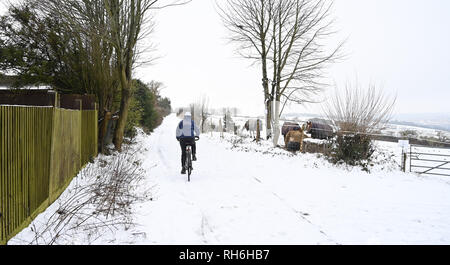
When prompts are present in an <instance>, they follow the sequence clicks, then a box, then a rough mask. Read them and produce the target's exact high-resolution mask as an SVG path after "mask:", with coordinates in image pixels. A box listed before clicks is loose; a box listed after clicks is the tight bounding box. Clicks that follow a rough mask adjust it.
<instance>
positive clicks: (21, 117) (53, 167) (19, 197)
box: [0, 105, 98, 245]
mask: <svg viewBox="0 0 450 265" xmlns="http://www.w3.org/2000/svg"><path fill="white" fill-rule="evenodd" d="M97 115H98V114H97V110H81V108H80V110H67V109H61V108H57V107H29V106H1V105H0V154H1V157H0V245H1V244H5V243H6V242H7V241H8V240H9V239H11V238H12V237H13V236H15V235H16V234H17V233H18V232H20V231H21V230H22V229H24V228H25V227H27V226H28V225H29V224H30V223H31V221H32V220H33V219H34V218H35V217H36V216H37V215H38V214H39V213H41V212H43V211H44V210H45V209H46V208H47V207H48V206H49V205H50V204H51V203H53V202H54V201H55V200H56V199H57V198H58V197H59V195H61V193H62V192H63V191H64V190H65V188H66V187H67V186H68V184H69V183H70V182H71V180H72V179H73V177H74V176H76V175H77V173H78V172H79V170H80V169H81V168H82V167H83V166H84V165H85V164H86V163H88V162H89V160H90V159H91V158H93V157H95V156H97V130H98V128H97Z"/></svg>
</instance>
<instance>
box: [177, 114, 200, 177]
mask: <svg viewBox="0 0 450 265" xmlns="http://www.w3.org/2000/svg"><path fill="white" fill-rule="evenodd" d="M196 136H197V137H199V136H200V130H199V129H198V127H197V125H196V124H195V122H194V120H193V119H192V117H191V113H190V112H186V113H185V114H184V119H183V120H182V121H180V123H179V124H178V126H177V131H176V137H177V140H178V141H179V142H180V146H181V167H182V169H181V174H186V169H185V168H184V164H185V162H186V145H188V144H189V145H191V146H192V161H196V160H197V157H196V146H195V137H196Z"/></svg>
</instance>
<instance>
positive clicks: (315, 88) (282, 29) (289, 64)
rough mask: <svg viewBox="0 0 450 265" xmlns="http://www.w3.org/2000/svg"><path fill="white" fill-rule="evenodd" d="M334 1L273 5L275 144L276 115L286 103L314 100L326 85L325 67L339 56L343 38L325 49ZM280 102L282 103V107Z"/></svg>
mask: <svg viewBox="0 0 450 265" xmlns="http://www.w3.org/2000/svg"><path fill="white" fill-rule="evenodd" d="M332 5H333V2H332V1H326V0H301V1H292V0H278V1H277V3H276V6H275V8H274V23H273V28H272V38H273V43H274V44H273V47H272V51H271V52H272V57H271V60H272V62H273V80H274V82H273V88H272V96H273V98H274V101H275V102H274V104H275V106H274V113H273V120H274V132H275V134H274V145H277V142H278V137H279V134H280V130H279V117H280V116H281V114H282V112H283V110H284V108H285V106H286V104H288V103H295V104H303V103H306V102H310V103H311V102H316V99H315V96H317V95H318V94H319V93H320V92H322V90H323V89H324V88H325V86H326V83H325V82H323V80H324V69H326V67H327V66H329V65H330V64H331V63H333V62H335V61H336V60H337V59H338V58H339V57H340V54H339V52H340V50H341V48H342V45H343V42H341V43H339V44H338V45H337V47H336V48H334V49H331V50H328V49H327V48H326V46H325V45H324V43H323V42H324V41H325V40H326V39H327V38H328V37H330V36H331V35H333V34H334V33H335V32H334V31H333V30H332V25H333V22H334V20H333V19H331V18H330V16H331V8H332ZM281 104H283V106H282V107H281Z"/></svg>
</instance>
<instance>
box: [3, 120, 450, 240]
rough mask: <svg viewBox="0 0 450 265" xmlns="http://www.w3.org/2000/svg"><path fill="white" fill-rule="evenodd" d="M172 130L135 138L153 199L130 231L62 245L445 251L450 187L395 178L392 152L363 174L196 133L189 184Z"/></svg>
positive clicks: (26, 234)
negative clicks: (435, 247)
mask: <svg viewBox="0 0 450 265" xmlns="http://www.w3.org/2000/svg"><path fill="white" fill-rule="evenodd" d="M178 121H179V119H178V118H177V117H176V116H175V115H174V114H172V115H170V116H168V117H167V118H166V119H165V120H164V122H163V124H162V125H161V126H160V127H159V128H157V129H156V130H155V132H154V133H153V134H152V135H151V136H144V135H140V136H139V137H138V142H139V146H140V147H144V148H145V149H143V152H142V153H139V155H140V157H141V158H142V159H143V167H144V169H145V171H146V173H145V174H146V178H145V181H144V182H143V183H142V184H141V185H140V186H141V187H140V188H141V189H142V190H144V189H148V188H150V187H151V193H152V196H151V198H152V199H151V200H150V199H148V200H146V201H144V202H141V203H138V204H136V205H135V206H133V209H132V212H134V216H133V219H134V221H135V223H137V225H136V226H132V227H131V228H125V227H122V228H121V227H119V228H117V229H114V230H108V231H105V233H104V234H103V236H102V237H99V238H96V239H95V240H92V241H86V240H85V239H84V238H86V237H85V236H82V235H80V236H79V237H78V238H77V237H76V235H74V237H73V241H71V242H64V243H65V244H450V178H444V177H419V176H417V175H414V174H409V173H402V172H400V171H399V170H398V161H397V160H398V159H399V154H400V152H401V151H400V149H398V147H397V144H395V143H381V142H379V143H377V145H378V146H379V147H380V150H381V151H380V154H381V153H383V156H384V158H383V159H380V165H375V166H374V168H373V170H372V172H371V174H368V173H366V172H363V171H361V169H360V168H344V167H336V166H334V165H332V164H330V163H328V162H327V161H326V160H325V159H323V158H320V157H318V156H317V155H315V154H297V155H292V154H290V153H289V152H286V151H284V150H282V149H278V148H277V149H274V148H273V147H271V145H270V143H264V142H263V143H261V144H257V143H252V142H251V141H250V140H243V141H242V140H239V139H238V138H233V136H231V135H227V134H226V135H225V138H223V139H222V138H220V136H219V134H218V133H213V134H205V135H202V137H201V140H200V141H199V142H198V143H197V149H198V152H197V157H198V161H197V162H195V163H194V171H193V175H192V176H191V182H190V183H189V182H187V176H185V175H181V174H180V170H181V161H180V154H181V150H180V146H179V144H178V142H177V141H176V139H175V128H176V126H177V123H178ZM396 159H397V160H396ZM96 162H97V163H98V159H96ZM75 181H77V179H74V182H75ZM69 189H70V187H69ZM66 192H67V191H66ZM62 197H64V196H62ZM57 204H58V201H57V202H55V205H57ZM52 211H53V212H54V211H55V207H50V208H49V209H48V210H47V211H46V212H45V213H43V214H41V215H40V216H39V217H38V218H37V219H36V220H35V222H34V223H33V224H32V225H30V227H29V228H27V229H25V230H24V231H22V233H20V234H18V235H17V236H16V237H15V238H14V239H12V240H11V241H10V242H9V243H10V244H27V243H30V242H32V241H33V235H34V233H33V231H32V230H31V228H32V227H33V226H34V227H39V225H40V224H41V223H42V222H43V221H44V220H45V218H46V216H48V215H49V214H52Z"/></svg>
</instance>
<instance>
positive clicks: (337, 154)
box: [331, 134, 375, 171]
mask: <svg viewBox="0 0 450 265" xmlns="http://www.w3.org/2000/svg"><path fill="white" fill-rule="evenodd" d="M374 151H375V150H374V147H373V145H372V141H371V139H370V138H369V137H368V136H365V135H360V134H356V135H338V137H337V139H336V144H335V146H334V148H333V150H332V154H331V162H333V163H335V164H339V163H345V164H347V165H351V166H362V167H363V170H366V171H368V165H369V163H370V161H371V158H372V155H373V153H374Z"/></svg>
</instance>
